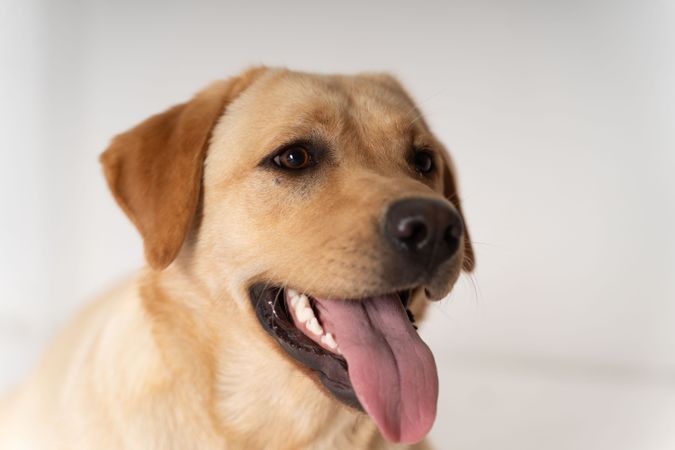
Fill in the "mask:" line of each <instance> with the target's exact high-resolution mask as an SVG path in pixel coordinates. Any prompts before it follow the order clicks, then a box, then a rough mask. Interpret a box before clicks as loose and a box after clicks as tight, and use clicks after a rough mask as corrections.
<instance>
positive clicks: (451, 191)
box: [442, 151, 476, 272]
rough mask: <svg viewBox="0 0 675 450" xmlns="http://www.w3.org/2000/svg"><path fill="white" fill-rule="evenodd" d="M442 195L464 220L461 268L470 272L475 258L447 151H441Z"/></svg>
mask: <svg viewBox="0 0 675 450" xmlns="http://www.w3.org/2000/svg"><path fill="white" fill-rule="evenodd" d="M443 160H444V161H443V168H442V171H443V195H444V196H445V198H447V199H448V200H450V202H451V203H452V204H453V205H454V206H455V208H457V211H458V212H459V214H460V216H462V222H464V261H462V269H464V271H466V272H472V271H473V269H474V268H475V266H476V258H475V255H474V251H473V245H472V244H471V237H470V235H469V229H468V227H467V225H466V219H465V218H464V212H462V202H461V200H460V198H459V191H458V189H457V182H456V180H455V175H454V174H455V167H454V165H453V163H452V160H451V159H450V156H449V155H448V153H447V152H445V151H444V152H443Z"/></svg>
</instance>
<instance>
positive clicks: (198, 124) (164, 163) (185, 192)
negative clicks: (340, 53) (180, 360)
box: [101, 68, 266, 269]
mask: <svg viewBox="0 0 675 450" xmlns="http://www.w3.org/2000/svg"><path fill="white" fill-rule="evenodd" d="M265 70H266V69H265V68H255V69H250V70H248V71H247V72H245V73H243V74H242V75H240V76H238V77H235V78H231V79H229V80H224V81H220V82H216V83H213V84H212V85H211V86H209V87H208V88H206V89H204V90H203V91H201V92H199V93H198V94H197V95H195V97H194V98H193V99H192V100H190V101H188V102H187V103H183V104H180V105H176V106H174V107H172V108H170V109H169V110H167V111H165V112H163V113H161V114H157V115H155V116H152V117H150V118H149V119H147V120H145V121H144V122H142V123H141V124H139V125H137V126H136V127H134V128H132V129H131V130H129V131H127V132H126V133H122V134H120V135H118V136H116V137H115V138H114V139H113V141H112V143H111V144H110V146H109V147H108V148H107V149H106V151H105V152H104V153H103V154H102V155H101V163H102V164H103V171H104V173H105V176H106V179H107V181H108V185H109V187H110V190H111V191H112V193H113V196H114V197H115V200H117V203H118V204H119V205H120V207H121V208H122V209H123V210H124V212H125V213H126V214H127V216H128V217H129V219H131V221H132V222H133V223H134V225H135V226H136V228H137V229H138V231H139V232H140V234H141V236H142V237H143V243H144V248H145V257H146V259H147V260H148V262H149V263H150V265H151V266H152V267H153V268H154V269H163V268H165V267H167V266H168V265H169V264H170V263H171V262H172V261H173V260H174V259H175V258H176V256H177V255H178V252H179V251H180V249H181V246H182V244H183V241H184V240H185V237H186V235H187V233H188V231H189V229H190V225H191V224H192V221H193V219H194V216H195V213H196V211H197V205H198V203H199V196H200V192H201V185H202V172H203V163H204V158H205V156H206V149H207V147H208V144H209V140H210V137H211V131H212V130H213V127H214V126H215V124H216V122H217V120H218V119H219V118H220V117H221V115H222V114H223V112H224V110H225V108H226V106H227V104H228V103H229V102H231V101H232V100H233V99H234V98H235V97H237V95H239V94H240V93H241V92H242V91H244V90H245V89H246V87H248V86H249V85H250V84H251V83H252V82H253V81H254V80H255V79H256V78H257V77H258V76H259V75H260V74H261V73H263V72H264V71H265Z"/></svg>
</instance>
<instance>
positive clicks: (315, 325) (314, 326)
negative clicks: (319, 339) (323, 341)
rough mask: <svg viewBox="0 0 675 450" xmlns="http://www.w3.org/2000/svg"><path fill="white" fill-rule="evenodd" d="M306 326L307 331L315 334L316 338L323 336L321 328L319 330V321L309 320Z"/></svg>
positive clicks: (313, 318) (314, 318) (315, 319)
mask: <svg viewBox="0 0 675 450" xmlns="http://www.w3.org/2000/svg"><path fill="white" fill-rule="evenodd" d="M306 326H307V329H308V330H309V331H311V332H312V333H314V334H316V335H317V336H321V335H322V334H323V328H321V325H319V321H318V320H317V318H316V317H312V318H311V319H309V320H308V321H307V325H306Z"/></svg>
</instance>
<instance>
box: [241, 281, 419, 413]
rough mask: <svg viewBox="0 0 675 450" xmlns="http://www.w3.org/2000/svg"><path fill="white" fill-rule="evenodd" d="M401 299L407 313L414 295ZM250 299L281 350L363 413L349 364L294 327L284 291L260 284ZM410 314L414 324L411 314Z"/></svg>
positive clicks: (347, 403)
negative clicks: (353, 385)
mask: <svg viewBox="0 0 675 450" xmlns="http://www.w3.org/2000/svg"><path fill="white" fill-rule="evenodd" d="M400 296H401V301H402V302H403V305H404V306H405V307H406V310H407V306H408V303H409V301H410V297H411V292H410V291H404V292H403V293H401V294H400ZM249 297H250V299H251V303H252V305H253V308H254V310H255V312H256V316H257V317H258V320H259V321H260V324H261V325H262V327H263V329H264V330H265V331H266V332H267V333H268V334H269V335H270V336H272V337H273V338H274V339H275V340H276V341H277V342H278V343H279V345H280V346H281V348H283V349H284V351H285V352H286V353H288V354H289V355H290V356H292V357H293V358H294V359H295V360H296V361H298V362H299V363H300V364H302V365H303V366H305V367H307V368H309V369H310V370H312V371H313V372H315V373H317V374H318V376H319V380H320V381H321V384H323V386H324V387H325V388H326V389H328V391H329V392H330V393H331V394H332V395H333V396H334V397H335V398H336V399H338V400H340V401H341V402H343V403H344V404H346V405H348V406H350V407H352V408H354V409H356V410H358V411H361V412H364V409H363V407H362V406H361V403H359V400H358V398H357V397H356V393H355V392H354V388H353V387H352V384H351V381H350V380H349V373H348V371H347V361H346V360H345V359H344V358H343V357H342V356H340V355H337V354H335V353H331V352H328V351H327V350H325V349H323V348H322V347H320V346H319V345H317V344H316V343H315V342H314V341H312V340H311V339H310V338H309V337H307V336H306V335H305V334H304V333H303V332H302V331H300V330H299V329H298V328H297V327H296V326H295V325H294V324H293V320H292V318H291V316H290V314H289V312H288V310H287V309H286V300H285V298H284V290H283V289H282V288H279V287H275V286H271V285H269V284H267V283H257V284H254V285H252V286H251V287H250V289H249ZM408 314H409V318H410V320H411V321H412V322H414V319H413V317H412V314H411V313H410V311H409V310H408Z"/></svg>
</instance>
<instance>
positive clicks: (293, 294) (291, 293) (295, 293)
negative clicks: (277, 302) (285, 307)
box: [288, 289, 298, 300]
mask: <svg viewBox="0 0 675 450" xmlns="http://www.w3.org/2000/svg"><path fill="white" fill-rule="evenodd" d="M288 296H289V297H290V298H291V300H293V299H294V298H295V297H297V296H298V291H296V290H295V289H289V290H288Z"/></svg>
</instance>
